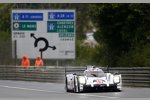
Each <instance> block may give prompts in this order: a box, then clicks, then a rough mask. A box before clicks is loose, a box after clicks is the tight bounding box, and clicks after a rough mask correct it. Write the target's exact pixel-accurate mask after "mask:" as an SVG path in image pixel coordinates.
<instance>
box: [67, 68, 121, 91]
mask: <svg viewBox="0 0 150 100" xmlns="http://www.w3.org/2000/svg"><path fill="white" fill-rule="evenodd" d="M65 89H66V91H67V92H69V91H73V92H75V93H78V92H85V91H88V90H93V89H94V90H107V89H110V90H115V91H121V89H122V78H121V74H111V73H104V72H103V71H102V69H99V68H95V67H90V68H87V69H86V70H85V71H84V75H77V74H67V75H66V81H65Z"/></svg>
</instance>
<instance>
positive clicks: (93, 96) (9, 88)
mask: <svg viewBox="0 0 150 100" xmlns="http://www.w3.org/2000/svg"><path fill="white" fill-rule="evenodd" d="M0 98H51V99H57V100H70V99H71V100H77V99H81V100H82V99H84V100H88V99H90V100H100V98H101V99H114V100H116V99H117V100H119V99H120V98H150V88H129V87H128V88H127V87H123V91H121V92H102V91H101V92H89V93H67V92H66V91H65V89H64V84H62V83H44V82H28V81H10V80H0ZM51 99H50V100H51ZM41 100H42V99H41Z"/></svg>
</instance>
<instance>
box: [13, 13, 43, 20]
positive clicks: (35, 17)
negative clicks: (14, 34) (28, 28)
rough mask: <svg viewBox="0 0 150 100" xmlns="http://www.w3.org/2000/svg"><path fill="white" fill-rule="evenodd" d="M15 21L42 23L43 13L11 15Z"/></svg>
mask: <svg viewBox="0 0 150 100" xmlns="http://www.w3.org/2000/svg"><path fill="white" fill-rule="evenodd" d="M13 20H15V21H27V20H28V21H31V20H32V21H33V20H34V21H43V13H13Z"/></svg>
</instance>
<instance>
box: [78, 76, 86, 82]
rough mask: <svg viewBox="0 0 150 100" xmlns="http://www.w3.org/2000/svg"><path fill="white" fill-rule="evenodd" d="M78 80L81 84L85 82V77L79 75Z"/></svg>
mask: <svg viewBox="0 0 150 100" xmlns="http://www.w3.org/2000/svg"><path fill="white" fill-rule="evenodd" d="M79 82H80V83H81V84H85V78H84V77H81V76H79Z"/></svg>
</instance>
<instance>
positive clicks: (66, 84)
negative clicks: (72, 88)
mask: <svg viewBox="0 0 150 100" xmlns="http://www.w3.org/2000/svg"><path fill="white" fill-rule="evenodd" d="M65 89H66V92H69V89H68V82H67V77H66V82H65Z"/></svg>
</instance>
